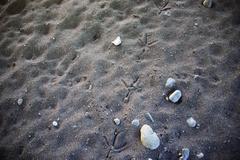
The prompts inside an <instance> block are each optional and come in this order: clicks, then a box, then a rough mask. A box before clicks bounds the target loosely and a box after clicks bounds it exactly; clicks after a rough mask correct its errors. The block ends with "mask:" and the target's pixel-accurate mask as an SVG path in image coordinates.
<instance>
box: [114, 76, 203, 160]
mask: <svg viewBox="0 0 240 160" xmlns="http://www.w3.org/2000/svg"><path fill="white" fill-rule="evenodd" d="M165 88H166V90H167V91H166V92H165V93H164V96H165V99H166V100H167V101H170V102H172V103H178V102H179V101H180V100H181V98H182V92H181V91H180V90H179V89H177V85H176V80H175V79H173V78H168V79H167V81H166V83H165ZM145 118H146V119H148V120H149V121H150V122H152V123H154V122H155V121H154V119H153V117H152V116H151V114H150V113H149V112H147V113H146V114H145ZM113 122H114V124H115V125H117V126H119V125H120V124H121V120H120V119H119V118H114V119H113ZM186 123H187V125H188V126H189V127H191V128H199V127H200V124H198V123H197V121H196V120H195V119H194V118H193V117H189V118H188V119H187V120H186ZM131 125H132V126H133V127H135V128H138V129H140V141H141V143H142V145H143V146H144V147H146V148H148V149H150V150H155V149H157V148H158V147H159V146H160V138H159V137H158V135H157V133H156V132H154V130H153V129H152V127H151V126H150V125H148V124H143V125H142V126H141V128H139V126H140V120H139V119H133V120H132V122H131ZM189 155H190V149H189V148H183V149H182V151H181V152H180V153H179V160H188V159H189ZM196 157H197V158H198V159H201V158H203V157H204V154H203V153H202V152H199V153H198V154H197V155H196Z"/></svg>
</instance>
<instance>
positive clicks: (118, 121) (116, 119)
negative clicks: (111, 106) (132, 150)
mask: <svg viewBox="0 0 240 160" xmlns="http://www.w3.org/2000/svg"><path fill="white" fill-rule="evenodd" d="M113 121H114V123H115V124H116V125H117V126H118V125H119V124H120V123H121V121H120V119H119V118H115V119H114V120H113Z"/></svg>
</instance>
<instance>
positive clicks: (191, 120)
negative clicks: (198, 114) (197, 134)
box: [186, 117, 197, 128]
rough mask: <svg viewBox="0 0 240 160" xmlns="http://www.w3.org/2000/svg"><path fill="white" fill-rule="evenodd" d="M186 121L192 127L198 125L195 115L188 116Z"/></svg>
mask: <svg viewBox="0 0 240 160" xmlns="http://www.w3.org/2000/svg"><path fill="white" fill-rule="evenodd" d="M186 122H187V124H188V126H189V127H192V128H194V127H196V125H197V122H196V120H195V119H193V117H190V118H188V119H187V121H186Z"/></svg>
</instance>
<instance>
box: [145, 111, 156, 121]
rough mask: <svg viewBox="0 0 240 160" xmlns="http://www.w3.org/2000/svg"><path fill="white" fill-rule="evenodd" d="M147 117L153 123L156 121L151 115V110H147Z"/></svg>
mask: <svg viewBox="0 0 240 160" xmlns="http://www.w3.org/2000/svg"><path fill="white" fill-rule="evenodd" d="M145 117H146V119H148V120H150V121H151V122H152V123H154V119H153V117H152V115H151V114H150V113H149V112H147V113H146V114H145Z"/></svg>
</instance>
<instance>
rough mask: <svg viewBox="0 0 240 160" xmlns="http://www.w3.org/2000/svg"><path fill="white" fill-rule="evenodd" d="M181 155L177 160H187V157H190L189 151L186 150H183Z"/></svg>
mask: <svg viewBox="0 0 240 160" xmlns="http://www.w3.org/2000/svg"><path fill="white" fill-rule="evenodd" d="M181 155H182V156H181V157H180V158H179V160H188V157H189V155H190V150H189V149H188V148H183V149H182V153H181Z"/></svg>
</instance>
